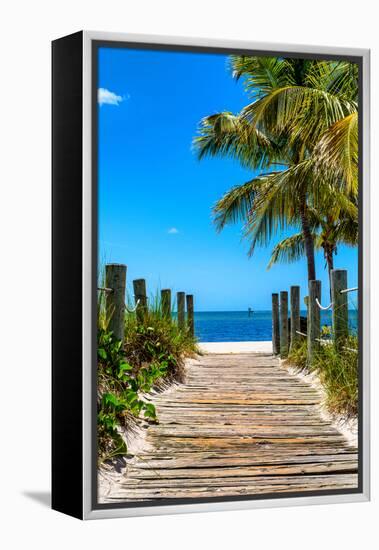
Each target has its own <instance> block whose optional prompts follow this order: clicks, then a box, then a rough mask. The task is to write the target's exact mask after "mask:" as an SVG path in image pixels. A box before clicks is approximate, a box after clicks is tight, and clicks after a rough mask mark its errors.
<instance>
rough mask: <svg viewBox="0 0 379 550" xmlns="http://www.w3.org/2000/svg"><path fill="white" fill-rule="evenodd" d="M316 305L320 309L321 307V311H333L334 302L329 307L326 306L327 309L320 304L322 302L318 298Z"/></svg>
mask: <svg viewBox="0 0 379 550" xmlns="http://www.w3.org/2000/svg"><path fill="white" fill-rule="evenodd" d="M316 304H317V305H318V307H319V308H320V309H322V310H323V311H327V310H328V309H331V308H332V307H333V302H330V304H329V305H328V306H325V307H324V306H322V305H321V304H320V302H319V301H318V298H316Z"/></svg>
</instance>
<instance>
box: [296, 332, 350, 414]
mask: <svg viewBox="0 0 379 550" xmlns="http://www.w3.org/2000/svg"><path fill="white" fill-rule="evenodd" d="M288 361H289V363H290V364H293V365H295V366H296V367H299V368H300V369H301V370H302V371H305V372H315V373H316V374H317V376H318V377H319V380H320V382H321V384H322V386H323V388H324V391H325V394H326V406H327V408H328V410H329V411H330V412H331V413H332V414H337V415H339V416H341V417H343V418H351V417H354V416H356V415H357V413H358V338H357V336H356V335H355V334H351V335H349V337H348V338H347V339H346V341H345V342H344V345H343V346H341V347H340V348H338V349H337V348H336V347H335V345H334V344H333V342H332V340H330V341H326V342H325V344H324V345H320V347H319V349H318V351H317V352H316V353H315V357H314V361H313V363H312V364H311V365H309V364H307V341H306V339H305V338H304V339H303V340H302V341H301V342H300V343H299V344H298V345H297V346H296V348H295V349H293V350H292V351H291V352H290V353H289V356H288Z"/></svg>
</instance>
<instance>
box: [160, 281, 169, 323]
mask: <svg viewBox="0 0 379 550" xmlns="http://www.w3.org/2000/svg"><path fill="white" fill-rule="evenodd" d="M161 304H162V314H163V317H166V318H167V319H170V318H171V290H170V289H169V288H164V289H162V290H161Z"/></svg>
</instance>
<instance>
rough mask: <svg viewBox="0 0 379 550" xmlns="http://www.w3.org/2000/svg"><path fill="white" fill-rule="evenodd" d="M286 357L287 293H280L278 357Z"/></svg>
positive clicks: (283, 291) (284, 291)
mask: <svg viewBox="0 0 379 550" xmlns="http://www.w3.org/2000/svg"><path fill="white" fill-rule="evenodd" d="M287 355H288V292H287V291H286V290H282V291H281V292H280V357H287Z"/></svg>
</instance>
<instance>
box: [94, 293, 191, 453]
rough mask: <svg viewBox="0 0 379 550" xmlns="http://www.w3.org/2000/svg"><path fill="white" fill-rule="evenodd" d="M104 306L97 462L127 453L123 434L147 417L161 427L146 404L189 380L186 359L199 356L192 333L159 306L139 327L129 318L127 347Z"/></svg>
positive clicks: (133, 317)
mask: <svg viewBox="0 0 379 550" xmlns="http://www.w3.org/2000/svg"><path fill="white" fill-rule="evenodd" d="M108 321H109V320H108V319H107V318H106V315H105V308H104V300H103V299H102V298H101V299H99V304H98V369H97V373H98V383H97V389H98V397H97V426H98V461H99V462H100V463H101V462H104V461H105V460H109V459H112V458H114V457H116V456H118V455H124V454H126V452H127V448H126V444H125V441H124V439H123V438H122V437H121V435H120V428H126V429H128V428H132V427H133V426H134V425H135V423H136V419H137V418H138V417H139V416H140V415H141V414H143V416H144V417H145V418H146V419H149V420H150V421H154V422H156V421H157V417H156V410H155V407H154V405H153V404H152V403H149V402H148V401H146V399H145V398H144V397H143V394H147V393H148V392H149V391H150V390H151V389H152V388H153V387H155V388H156V389H160V388H163V387H166V386H167V385H168V384H170V383H172V382H174V381H180V380H182V379H183V376H184V359H185V357H187V356H189V355H192V354H194V353H195V352H196V351H197V348H196V340H195V339H194V338H193V337H191V335H190V334H189V332H188V330H183V331H182V330H179V327H178V325H177V322H176V321H175V320H174V319H171V318H165V317H164V316H163V315H162V312H161V307H160V303H159V301H158V300H156V301H155V303H154V304H153V306H152V307H149V308H148V310H147V312H146V314H145V315H144V318H143V321H142V322H138V321H137V318H136V315H135V313H126V315H125V337H124V344H123V345H121V342H119V341H117V340H115V339H114V338H113V335H112V333H111V332H109V330H108V324H109V322H108Z"/></svg>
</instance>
